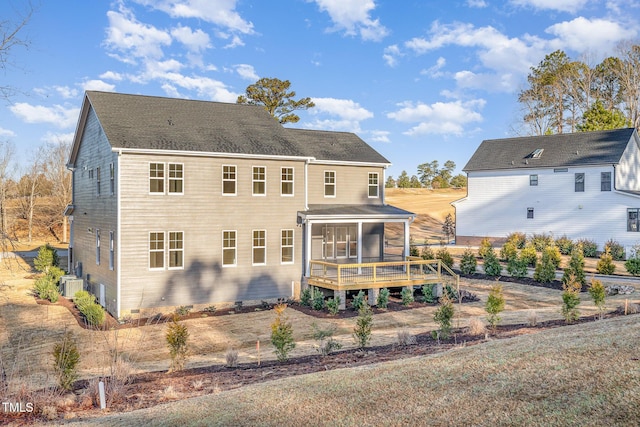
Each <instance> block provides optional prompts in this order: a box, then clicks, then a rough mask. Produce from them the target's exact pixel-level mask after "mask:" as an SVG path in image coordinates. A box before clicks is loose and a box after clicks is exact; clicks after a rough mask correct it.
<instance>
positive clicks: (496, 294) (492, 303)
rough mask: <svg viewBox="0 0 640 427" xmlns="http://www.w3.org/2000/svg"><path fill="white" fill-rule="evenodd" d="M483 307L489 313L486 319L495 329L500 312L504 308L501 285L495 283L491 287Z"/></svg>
mask: <svg viewBox="0 0 640 427" xmlns="http://www.w3.org/2000/svg"><path fill="white" fill-rule="evenodd" d="M484 309H485V311H486V312H487V314H489V316H487V321H488V322H489V325H490V326H491V328H492V329H493V330H494V331H495V330H496V328H497V327H498V323H500V320H501V319H500V313H502V311H503V310H504V294H503V293H502V285H499V284H495V285H493V286H492V287H491V291H490V292H489V297H488V298H487V303H486V304H485V306H484Z"/></svg>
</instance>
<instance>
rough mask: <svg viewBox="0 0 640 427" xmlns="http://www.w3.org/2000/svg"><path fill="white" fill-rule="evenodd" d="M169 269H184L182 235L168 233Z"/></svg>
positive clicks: (172, 232) (180, 232) (175, 232)
mask: <svg viewBox="0 0 640 427" xmlns="http://www.w3.org/2000/svg"><path fill="white" fill-rule="evenodd" d="M169 268H173V269H179V268H184V233H183V232H182V231H170V232H169Z"/></svg>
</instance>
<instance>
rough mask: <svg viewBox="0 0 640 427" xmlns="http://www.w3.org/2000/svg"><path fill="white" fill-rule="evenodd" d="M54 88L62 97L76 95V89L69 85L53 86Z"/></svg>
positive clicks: (68, 97) (73, 96)
mask: <svg viewBox="0 0 640 427" xmlns="http://www.w3.org/2000/svg"><path fill="white" fill-rule="evenodd" d="M54 89H55V91H56V92H58V94H59V95H60V96H62V98H64V99H70V98H75V97H77V96H78V90H77V89H73V88H70V87H69V86H54Z"/></svg>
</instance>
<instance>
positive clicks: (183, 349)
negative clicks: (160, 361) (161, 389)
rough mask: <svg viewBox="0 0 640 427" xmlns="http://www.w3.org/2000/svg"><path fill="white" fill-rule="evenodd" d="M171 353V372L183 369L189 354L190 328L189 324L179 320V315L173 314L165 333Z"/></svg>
mask: <svg viewBox="0 0 640 427" xmlns="http://www.w3.org/2000/svg"><path fill="white" fill-rule="evenodd" d="M165 338H166V340H167V346H168V347H169V354H170V355H171V366H170V367H169V372H176V371H181V370H182V369H184V363H185V362H186V360H187V355H188V354H189V343H188V341H189V330H188V329H187V325H185V324H182V323H180V322H179V321H178V316H173V320H172V321H171V323H170V324H169V326H168V327H167V333H166V335H165Z"/></svg>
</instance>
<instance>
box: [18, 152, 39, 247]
mask: <svg viewBox="0 0 640 427" xmlns="http://www.w3.org/2000/svg"><path fill="white" fill-rule="evenodd" d="M42 159H44V156H43V149H42V148H41V149H39V150H38V153H37V154H36V155H35V156H34V158H33V160H32V162H31V164H30V165H29V166H27V167H26V169H25V172H24V173H23V174H22V177H21V178H20V181H18V196H19V197H20V202H21V203H20V205H21V208H22V212H21V213H22V216H23V218H24V219H26V220H27V232H28V237H27V239H28V241H29V242H31V241H32V239H33V223H34V216H35V213H36V206H37V205H38V203H39V202H40V198H41V196H42V187H43V184H44V175H43V173H42V171H43V161H42Z"/></svg>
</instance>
